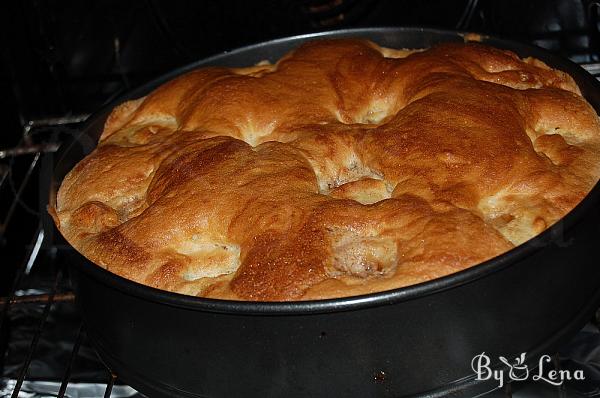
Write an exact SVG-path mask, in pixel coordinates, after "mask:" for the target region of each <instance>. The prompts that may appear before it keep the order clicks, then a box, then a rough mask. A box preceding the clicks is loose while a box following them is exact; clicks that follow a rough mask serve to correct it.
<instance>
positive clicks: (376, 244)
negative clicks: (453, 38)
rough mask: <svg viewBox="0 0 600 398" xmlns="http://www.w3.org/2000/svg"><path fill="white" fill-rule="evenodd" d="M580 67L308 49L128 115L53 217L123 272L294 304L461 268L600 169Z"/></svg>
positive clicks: (176, 90) (140, 104)
mask: <svg viewBox="0 0 600 398" xmlns="http://www.w3.org/2000/svg"><path fill="white" fill-rule="evenodd" d="M599 154H600V124H599V121H598V116H597V115H596V113H595V111H594V110H593V109H592V108H591V106H590V105H589V104H588V103H587V102H586V101H585V100H584V99H583V98H582V96H581V94H580V91H579V89H578V87H577V85H576V84H575V83H574V81H573V79H572V78H571V77H570V76H568V75H567V74H566V73H564V72H561V71H558V70H553V69H551V68H549V67H548V66H546V65H545V64H544V63H542V62H541V61H539V60H536V59H532V58H527V59H523V60H522V59H519V58H518V57H517V56H516V55H515V54H513V53H511V52H508V51H502V50H499V49H495V48H491V47H488V46H484V45H481V44H474V43H467V44H462V43H452V44H443V45H439V46H435V47H433V48H431V49H427V50H422V51H421V50H419V51H416V50H415V51H406V50H392V49H386V48H382V47H379V46H378V45H376V44H374V43H372V42H369V41H364V40H320V41H314V42H309V43H307V44H304V45H302V46H301V47H299V48H298V49H296V50H295V51H293V52H291V53H289V54H287V55H286V56H285V57H283V58H282V59H281V60H280V61H279V62H277V63H276V64H274V65H271V64H264V65H262V64H261V65H257V66H253V67H249V68H240V69H229V68H218V67H209V68H202V69H198V70H194V71H192V72H189V73H186V74H185V75H183V76H180V77H178V78H176V79H174V80H172V81H170V82H168V83H166V84H164V85H162V86H161V87H159V88H158V89H156V90H155V91H153V92H152V93H151V94H149V95H148V96H146V97H144V98H140V99H138V100H134V101H129V102H125V103H124V104H121V105H120V106H118V107H116V108H115V109H114V110H113V112H112V113H111V115H110V117H109V118H108V120H107V121H106V125H105V128H104V132H103V134H102V136H101V138H100V142H99V144H98V147H97V148H96V149H95V150H94V151H93V152H92V153H91V154H90V155H88V156H87V157H86V158H85V159H83V160H82V161H81V162H80V163H79V164H77V166H76V167H75V168H74V169H73V170H72V171H71V172H70V173H69V174H68V175H67V176H66V178H65V179H64V181H63V183H62V186H61V187H60V190H59V191H58V196H57V199H56V204H55V207H52V208H51V209H50V211H51V213H52V214H53V216H54V219H55V221H56V225H57V226H58V228H59V230H60V231H61V232H62V234H63V235H64V236H65V238H66V239H67V240H68V241H69V242H70V243H71V244H72V245H73V246H74V247H75V248H76V249H77V250H78V251H80V252H81V253H83V255H85V256H86V257H87V258H89V259H90V260H91V261H93V262H95V263H96V264H98V265H100V266H102V267H105V268H106V269H108V270H109V271H112V272H114V273H116V274H119V275H121V276H124V277H126V278H129V279H132V280H134V281H137V282H140V283H143V284H146V285H149V286H153V287H157V288H160V289H165V290H170V291H174V292H180V293H183V294H189V295H198V296H203V297H212V298H222V299H234V300H259V301H260V300H262V301H285V300H306V299H321V298H331V297H341V296H351V295H357V294H365V293H371V292H377V291H382V290H387V289H392V288H397V287H401V286H406V285H410V284H414V283H418V282H423V281H427V280H430V279H433V278H437V277H440V276H443V275H447V274H450V273H453V272H456V271H459V270H462V269H464V268H466V267H470V266H473V265H475V264H478V263H480V262H482V261H484V260H487V259H490V258H492V257H494V256H497V255H499V254H501V253H503V252H505V251H507V250H509V249H511V248H512V247H513V246H515V245H519V244H521V243H522V242H524V241H526V240H527V239H529V238H531V237H533V236H534V235H536V234H538V233H540V232H541V231H543V230H544V229H546V228H548V227H549V226H550V225H552V224H553V223H554V222H556V221H557V220H559V219H560V218H561V217H563V216H564V215H565V214H566V213H567V212H568V211H569V210H570V209H572V208H573V207H574V206H575V205H576V204H577V203H578V202H579V201H581V199H582V198H583V197H584V196H585V195H586V194H587V193H588V192H589V190H590V189H591V187H592V186H593V185H594V184H595V183H596V181H597V180H598V176H599V175H600V162H599Z"/></svg>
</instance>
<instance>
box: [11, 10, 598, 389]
mask: <svg viewBox="0 0 600 398" xmlns="http://www.w3.org/2000/svg"><path fill="white" fill-rule="evenodd" d="M599 14H600V3H599V2H597V1H592V0H550V1H545V0H532V1H527V2H523V1H516V0H505V1H502V2H498V1H494V0H451V1H447V0H427V1H414V0H400V1H392V0H287V1H258V2H245V1H242V0H228V1H223V2H222V1H216V0H210V1H203V2H194V1H190V0H176V1H169V2H167V1H160V0H145V1H139V2H118V1H115V0H104V1H100V0H93V1H89V2H77V1H73V0H65V1H61V2H56V1H51V0H23V1H14V2H11V3H10V4H6V5H5V6H4V12H2V13H0V19H2V24H1V27H0V29H1V30H0V31H1V32H2V35H0V39H1V40H2V41H3V43H2V44H3V45H2V53H1V56H2V62H1V63H0V87H1V88H2V93H3V95H2V99H0V101H2V106H0V115H1V117H2V119H1V120H3V121H4V124H3V129H2V131H1V132H0V259H1V260H0V263H1V266H0V395H1V396H6V397H9V396H10V397H13V398H15V397H50V396H51V397H56V396H58V397H63V396H64V397H139V396H142V395H141V394H140V393H138V392H136V391H135V390H133V389H132V388H131V387H128V386H127V385H126V384H124V382H122V381H121V380H119V375H118V374H114V373H113V372H111V370H110V369H108V368H107V367H106V366H104V365H103V364H102V363H101V362H100V360H99V359H98V358H97V356H96V353H95V352H94V350H93V349H92V348H91V347H90V346H89V344H88V343H87V341H86V331H85V328H84V327H83V325H82V323H81V318H80V315H79V313H78V310H77V308H76V305H75V295H74V293H73V290H72V288H71V284H70V280H69V271H68V267H67V260H66V258H65V251H66V250H68V248H67V247H65V246H64V244H63V243H62V242H61V240H60V239H58V237H57V232H56V231H55V229H54V226H53V223H52V221H51V220H50V218H49V216H48V214H47V212H46V205H47V198H48V192H49V184H50V180H51V178H50V176H51V174H52V170H53V166H54V163H55V160H56V159H55V151H56V150H57V148H58V146H59V145H60V143H61V141H64V140H65V139H66V138H67V137H69V136H71V135H73V134H75V133H76V132H77V131H79V129H80V127H81V125H82V122H83V121H85V120H86V118H87V117H88V116H89V115H90V114H92V113H93V112H95V111H96V110H98V109H99V108H100V107H101V106H102V105H103V104H106V103H107V102H110V101H111V100H113V99H114V98H116V97H118V96H119V95H120V94H122V93H123V92H125V91H127V90H129V89H131V88H132V87H136V86H138V85H140V84H142V83H144V82H146V81H148V80H150V79H151V78H152V77H155V76H158V75H160V74H163V73H165V72H167V71H169V70H171V69H174V68H176V67H178V66H182V65H185V64H187V63H189V62H192V61H194V60H197V59H201V58H203V57H206V56H208V55H212V54H216V53H219V52H222V51H226V50H228V49H232V48H236V47H239V46H243V45H247V44H252V43H256V42H260V41H264V40H268V39H272V38H277V37H284V36H289V35H295V34H302V33H308V32H318V31H323V30H331V29H336V28H347V27H361V26H429V27H437V28H443V29H458V30H464V31H473V32H479V33H486V34H492V35H498V36H500V37H506V38H512V39H516V40H520V41H524V42H529V43H533V44H536V45H538V46H541V47H544V48H547V49H549V50H551V51H554V52H556V53H558V54H560V55H562V56H564V57H568V58H570V59H571V60H572V61H575V62H577V63H579V64H580V65H581V66H582V67H584V68H585V69H586V70H588V71H589V72H590V73H591V74H593V75H594V76H597V77H598V78H599V79H600V46H599V45H600V41H599V40H600V36H599V35H600V31H599V26H600V25H599V23H598V22H599V21H598V19H599ZM557 294H560V292H557ZM598 326H599V322H598V319H597V317H595V318H594V319H590V322H589V323H588V324H587V325H586V326H585V327H584V328H583V329H582V330H581V331H580V332H579V333H578V334H577V335H576V336H575V337H574V338H573V339H571V341H569V342H568V343H566V344H564V345H563V346H562V348H561V350H560V351H559V352H557V353H552V354H553V359H554V360H553V367H554V368H555V369H583V370H584V372H585V374H586V376H587V377H586V380H585V381H575V380H572V381H567V382H566V383H564V384H563V385H561V386H552V385H549V384H547V383H541V382H537V383H534V382H512V383H510V382H509V383H507V384H506V386H504V387H503V388H501V389H496V390H493V391H490V392H489V393H487V394H486V396H489V397H578V396H587V397H591V396H600V365H599V364H600V332H599V330H598Z"/></svg>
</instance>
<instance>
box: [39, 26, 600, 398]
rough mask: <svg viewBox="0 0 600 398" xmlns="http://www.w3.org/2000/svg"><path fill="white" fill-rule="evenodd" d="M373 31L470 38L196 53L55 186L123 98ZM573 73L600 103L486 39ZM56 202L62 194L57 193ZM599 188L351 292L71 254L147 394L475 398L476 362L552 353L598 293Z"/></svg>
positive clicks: (118, 366) (588, 80) (105, 337)
mask: <svg viewBox="0 0 600 398" xmlns="http://www.w3.org/2000/svg"><path fill="white" fill-rule="evenodd" d="M325 37H327V38H332V37H364V38H368V39H371V40H374V41H375V42H377V43H379V44H381V45H383V46H388V47H395V48H421V47H429V46H431V45H433V44H436V43H439V42H445V41H462V40H463V37H462V36H461V35H460V34H458V33H456V32H447V31H439V30H432V29H419V28H366V29H352V30H343V31H336V32H326V33H318V34H311V35H305V36H297V37H291V38H285V39H279V40H274V41H270V42H267V43H262V44H258V45H254V46H250V47H245V48H242V49H238V50H234V51H231V52H228V53H224V54H220V55H217V56H214V57H211V58H208V59H206V60H202V61H199V62H196V63H194V64H191V65H188V66H186V67H184V68H181V69H179V70H176V71H174V72H172V73H170V74H167V75H165V76H163V77H161V78H159V79H157V80H155V81H153V82H151V83H148V84H146V85H144V86H143V87H140V88H138V89H137V90H134V91H132V92H130V93H129V94H128V95H126V96H124V97H122V98H120V99H119V100H118V101H116V102H115V103H114V104H112V105H111V106H109V107H107V108H106V109H105V110H103V111H100V112H99V113H98V114H97V115H95V116H94V117H92V118H90V121H89V122H88V123H87V125H86V126H85V128H84V129H83V131H82V132H81V134H80V136H79V137H76V138H75V139H73V140H72V141H71V142H69V143H65V144H63V146H62V148H61V150H60V154H59V159H60V160H59V162H58V165H57V168H56V173H55V180H54V186H55V187H57V186H58V185H59V184H60V182H61V181H62V178H63V177H64V175H65V174H66V173H67V172H68V171H69V170H70V169H71V168H72V167H73V166H74V165H75V164H76V163H77V162H78V161H79V160H81V159H82V158H83V156H85V154H86V153H88V152H89V151H91V150H92V149H93V147H94V145H95V143H96V142H97V139H98V137H99V135H100V133H101V130H102V126H103V123H104V121H105V119H106V117H107V115H108V113H109V111H110V109H111V108H112V106H114V105H115V104H116V103H118V102H121V101H124V100H126V99H130V98H136V97H140V96H143V95H145V94H147V93H148V92H150V91H151V90H153V89H154V88H156V87H157V86H158V85H159V84H161V83H163V82H165V81H167V80H169V79H171V78H173V77H175V76H177V75H179V74H182V73H184V72H186V71H189V70H191V69H194V68H197V67H201V66H205V65H224V66H248V65H252V64H254V63H256V62H259V61H261V60H264V59H269V60H271V61H275V60H277V59H278V58H279V57H280V56H282V55H283V54H284V53H285V52H287V51H288V50H290V49H292V48H294V47H296V46H298V45H299V44H300V43H302V42H304V41H307V40H312V39H319V38H325ZM483 41H484V42H486V43H489V44H491V45H494V46H497V47H501V48H506V49H509V50H512V51H514V52H516V53H517V54H519V55H521V56H534V57H537V58H539V59H542V60H543V61H545V62H547V63H548V64H549V65H551V66H553V67H555V68H558V69H562V70H564V71H566V72H568V73H569V74H571V75H572V76H573V77H574V78H575V80H576V81H577V83H578V84H579V86H580V87H581V89H582V92H583V94H584V95H585V97H586V98H587V99H588V101H589V102H590V103H591V104H592V105H593V106H594V108H595V109H596V110H597V111H598V110H600V87H599V84H598V82H597V81H596V80H595V79H594V78H593V77H591V76H590V75H588V74H587V73H586V72H585V71H584V70H583V69H581V68H580V67H579V66H577V65H575V64H573V63H571V62H569V61H567V60H565V59H562V58H560V57H557V56H555V55H552V54H550V53H548V52H546V51H544V50H542V49H539V48H535V47H531V46H526V45H523V44H519V43H515V42H511V41H506V40H500V39H495V38H485V37H484V38H483ZM51 196H52V198H51V200H54V198H55V194H54V193H53V194H51ZM599 201H600V186H598V185H596V187H595V188H594V189H593V190H592V192H591V193H590V194H589V195H588V196H587V197H586V198H585V199H584V200H583V201H582V202H581V203H580V204H579V205H578V206H577V207H576V208H575V209H574V210H573V211H571V212H570V213H569V214H568V215H567V216H566V217H564V218H563V219H562V220H561V221H560V222H558V223H557V224H556V225H554V226H553V227H551V228H550V229H548V230H547V231H545V232H544V233H542V234H541V235H539V236H537V237H535V238H533V239H531V240H530V241H528V242H526V243H525V244H523V245H521V246H519V247H517V248H515V249H513V250H511V251H510V252H508V253H505V254H503V255H501V256H499V257H497V258H494V259H492V260H489V261H487V262H485V263H483V264H480V265H478V266H475V267H472V268H470V269H467V270H465V271H462V272H459V273H456V274H453V275H450V276H447V277H444V278H440V279H436V280H433V281H430V282H426V283H422V284H419V285H414V286H410V287H406V288H402V289H397V290H392V291H387V292H382V293H377V294H371V295H365V296H357V297H350V298H342V299H333V300H321V301H309V302H288V303H256V302H234V301H222V300H210V299H203V298H197V297H189V296H183V295H179V294H175V293H169V292H165V291H160V290H156V289H153V288H150V287H146V286H143V285H140V284H137V283H134V282H131V281H129V280H126V279H124V278H121V277H119V276H116V275H113V274H112V273H110V272H108V271H105V270H104V269H102V268H100V267H98V266H96V265H94V264H92V263H91V262H89V261H88V260H86V259H85V258H84V257H83V256H81V255H80V254H78V253H77V252H76V251H74V250H73V251H72V256H71V257H72V265H73V269H74V273H75V280H76V289H77V299H78V303H79V306H80V308H81V311H82V314H83V317H84V321H85V325H86V328H87V331H88V334H89V337H90V339H91V341H92V343H93V345H94V346H95V348H96V349H97V351H98V353H99V355H100V357H101V358H102V360H103V361H105V363H106V364H107V365H108V366H109V367H110V368H111V369H112V370H113V371H114V372H115V373H116V374H118V375H119V377H120V378H122V380H124V381H125V382H127V383H129V384H131V385H132V386H133V387H135V388H137V389H139V390H140V391H142V392H144V393H146V394H148V395H149V396H152V397H156V396H177V397H227V398H229V397H254V396H260V397H279V396H284V395H285V396H287V397H308V396H310V397H373V396H377V397H401V396H410V395H427V396H445V395H447V394H450V393H452V394H453V396H473V395H474V394H477V393H479V392H482V391H486V390H489V389H492V388H494V387H495V386H497V383H496V382H489V383H482V382H478V381H477V380H475V376H474V374H473V371H472V369H471V360H472V358H473V357H474V356H475V355H476V354H479V353H482V352H486V353H487V354H488V355H489V356H490V358H492V360H493V363H492V365H493V366H499V365H500V364H499V362H497V358H498V356H499V355H504V356H506V357H509V358H513V357H515V356H517V355H518V354H520V353H521V352H527V363H528V364H530V365H532V364H533V363H536V359H537V357H539V356H540V355H541V354H545V353H552V352H553V351H554V350H555V349H556V347H557V345H558V344H559V343H560V342H561V341H563V339H565V338H567V337H569V336H570V335H571V334H572V333H574V332H575V331H576V330H578V329H579V328H580V327H581V326H582V325H583V324H584V323H585V322H586V321H587V319H589V317H590V315H591V313H592V312H593V310H594V309H595V308H597V306H598V305H599V303H600V266H598V264H600V262H599V261H598V258H599V254H598V253H599V250H598V248H597V246H598V236H599V232H600V231H599V230H600V205H599Z"/></svg>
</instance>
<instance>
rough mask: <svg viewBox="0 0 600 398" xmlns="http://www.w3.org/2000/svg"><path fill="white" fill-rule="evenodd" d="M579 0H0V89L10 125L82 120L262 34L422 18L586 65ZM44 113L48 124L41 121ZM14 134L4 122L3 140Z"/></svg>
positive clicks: (589, 5) (587, 27)
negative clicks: (529, 44)
mask: <svg viewBox="0 0 600 398" xmlns="http://www.w3.org/2000/svg"><path fill="white" fill-rule="evenodd" d="M595 4H596V3H595V2H593V1H587V0H550V1H548V0H534V1H522V0H504V1H493V0H479V1H478V0H428V1H409V0H399V1H393V0H287V1H283V0H279V1H243V0H227V1H218V0H205V1H193V0H175V1H173V0H171V1H160V0H144V1H116V0H102V1H100V0H93V1H75V0H61V1H53V0H22V1H13V2H11V4H9V5H5V6H4V8H5V10H6V12H2V13H1V14H2V16H1V17H0V18H2V19H3V21H2V24H1V26H2V27H1V28H0V29H2V33H3V34H2V40H3V42H4V43H3V46H2V47H3V52H2V57H3V62H2V69H0V73H1V76H0V85H1V88H2V89H3V92H4V93H6V94H5V95H3V97H4V98H3V101H4V102H6V104H5V105H4V106H3V107H2V111H1V112H2V113H4V114H3V115H2V116H3V120H5V121H7V123H8V126H9V127H10V128H8V129H7V130H13V131H14V130H15V129H18V127H19V126H24V125H27V124H28V123H31V122H33V123H40V122H41V123H43V122H52V121H53V120H52V119H54V118H66V119H67V120H68V119H69V118H70V119H72V120H78V119H80V118H82V117H84V116H85V115H88V114H89V113H90V112H93V111H94V110H96V109H97V108H98V107H100V106H101V105H102V104H103V103H106V102H107V101H108V100H110V99H111V98H114V97H115V96H116V95H118V94H119V93H121V92H123V91H124V90H126V89H128V88H130V87H131V86H135V85H139V84H141V83H143V82H145V81H147V80H149V79H151V78H152V77H153V76H157V75H159V74H161V73H164V72H165V71H167V70H169V69H172V68H175V67H177V66H180V65H182V64H185V63H188V62H191V61H193V60H196V59H198V58H201V57H204V56H207V55H210V54H214V53H218V52H221V51H224V50H227V49H232V48H235V47H239V46H242V45H246V44H250V43H255V42H259V41H263V40H266V39H270V38H275V37H282V36H287V35H294V34H300V33H306V32H314V31H319V30H328V29H335V28H343V27H352V26H369V25H371V26H373V25H379V26H381V25H391V26H399V25H425V26H434V27H440V28H448V29H454V28H458V29H463V30H472V31H478V32H484V33H492V34H499V35H502V36H507V37H513V38H518V39H521V40H526V41H533V42H536V43H538V44H540V45H542V46H544V47H548V48H551V49H554V50H556V51H559V52H562V53H563V54H564V55H567V56H570V57H572V58H576V59H577V60H578V61H579V62H586V61H592V60H593V57H594V56H593V55H592V54H590V46H592V45H593V44H594V43H595V40H596V33H597V29H595V26H596V23H595V22H596V15H597V11H598V10H597V6H596V5H595ZM48 119H50V120H48ZM18 137H19V134H18V133H17V134H14V133H13V134H11V133H9V132H8V131H6V129H5V130H4V131H3V132H2V133H1V136H0V143H2V144H3V146H4V145H9V144H11V143H13V144H14V141H15V140H16V139H18Z"/></svg>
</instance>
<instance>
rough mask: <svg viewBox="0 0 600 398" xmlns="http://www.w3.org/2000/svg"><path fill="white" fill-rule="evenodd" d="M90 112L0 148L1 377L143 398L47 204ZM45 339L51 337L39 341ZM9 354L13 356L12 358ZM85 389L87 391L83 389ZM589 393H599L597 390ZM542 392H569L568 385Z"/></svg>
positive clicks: (3, 392)
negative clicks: (56, 173) (90, 332)
mask: <svg viewBox="0 0 600 398" xmlns="http://www.w3.org/2000/svg"><path fill="white" fill-rule="evenodd" d="M582 66H584V68H586V69H587V70H588V71H589V72H590V73H592V74H594V75H595V76H596V77H598V76H600V64H587V65H582ZM85 118H86V115H80V116H73V117H67V118H62V119H53V120H44V121H38V122H36V123H29V124H28V125H27V126H26V127H25V129H24V131H23V134H22V139H21V142H20V143H19V145H18V146H16V147H14V148H9V149H5V150H0V243H1V244H2V246H0V249H1V250H3V251H5V252H6V253H8V254H7V255H3V256H2V258H3V259H8V260H9V261H11V263H9V264H6V263H5V264H3V265H2V267H3V268H2V271H1V272H2V273H1V274H0V275H2V278H6V275H8V276H9V278H12V279H11V281H10V283H6V286H5V287H4V291H3V295H2V297H0V342H4V343H3V344H4V345H0V354H1V355H2V357H0V365H2V363H4V366H5V369H4V372H3V373H2V374H5V373H7V372H6V366H9V365H11V363H12V365H11V366H12V368H13V369H12V375H13V377H4V378H2V381H3V385H0V396H6V397H9V396H10V397H11V398H17V397H41V396H56V397H65V396H72V397H80V396H86V397H92V396H95V397H105V398H108V397H133V396H135V397H143V396H142V395H141V394H139V393H137V392H136V391H135V390H133V389H132V388H130V387H127V386H124V385H122V384H121V383H120V382H119V380H118V376H117V375H116V374H114V373H113V372H111V370H110V369H108V368H107V367H106V366H104V365H103V364H102V363H100V362H99V360H98V359H97V358H95V354H94V353H93V350H91V349H90V348H89V346H88V344H87V341H86V333H85V327H84V325H83V324H82V323H81V318H80V317H79V315H78V313H77V310H76V305H75V295H74V293H73V290H72V289H71V286H70V283H69V277H68V273H69V272H68V267H66V265H67V264H65V263H64V261H63V260H62V257H61V251H62V250H64V248H62V247H61V246H60V245H56V244H55V242H54V241H55V240H54V239H53V238H54V237H53V234H54V228H53V226H52V223H51V221H49V219H48V216H47V213H46V211H45V206H46V203H47V202H46V199H47V197H48V192H49V191H48V189H49V186H48V184H49V181H50V175H51V172H52V169H53V164H54V152H55V151H56V150H57V148H58V147H59V145H60V141H61V140H62V139H64V138H65V137H66V136H68V135H71V134H74V133H75V132H77V131H78V128H79V127H80V126H81V122H82V121H83V120H85ZM32 198H34V199H32ZM35 201H37V202H35ZM15 235H19V236H20V237H22V238H21V240H20V241H19V240H18V239H17V241H19V242H21V246H19V245H18V244H15V243H14V239H13V240H11V239H9V238H12V237H13V236H15ZM3 262H4V260H3ZM5 281H6V279H5ZM64 312H67V313H70V314H71V317H70V319H69V322H68V324H67V323H66V322H62V320H61V316H60V314H61V313H64ZM23 313H28V314H29V316H28V317H27V319H28V320H27V321H26V322H25V327H24V329H25V330H26V332H25V333H23V336H21V340H22V342H21V344H20V345H19V346H18V348H19V349H18V350H11V349H9V348H10V347H9V345H8V342H11V339H14V336H13V335H12V334H11V333H12V332H11V331H12V330H13V329H14V328H11V327H9V324H10V323H13V324H15V323H17V324H19V325H20V326H23V322H24V321H23V319H24V318H23V317H22V314H23ZM57 325H58V326H57ZM61 328H62V329H61ZM65 328H66V330H65ZM55 329H58V331H59V333H60V335H61V336H63V337H64V339H65V340H68V341H63V343H62V344H61V350H62V352H63V354H62V356H60V358H59V360H54V362H53V363H52V372H53V376H51V377H50V380H41V379H42V378H43V375H44V372H41V374H42V375H41V376H40V372H39V369H38V368H39V366H37V365H36V364H37V362H36V361H37V357H38V356H40V355H43V354H44V352H47V351H49V350H50V351H52V350H53V349H55V348H56V347H53V346H50V347H44V346H43V345H44V344H46V345H48V343H47V341H48V340H49V338H48V337H44V336H45V335H46V334H47V333H49V330H55ZM44 341H46V343H41V342H44ZM11 357H16V360H13V361H12V362H11V361H10V359H11ZM81 362H84V363H86V366H87V369H88V370H87V372H88V373H86V374H84V375H78V374H77V369H78V366H81ZM15 363H16V364H17V365H16V366H15ZM90 363H92V366H89V365H90ZM554 364H555V367H556V369H558V366H559V361H558V357H555V358H554ZM36 366H37V368H36ZM1 369H2V366H0V370H1ZM36 369H37V370H38V372H37V373H36V372H34V370H36ZM89 369H92V370H93V376H92V377H89V375H90V373H89V372H90V371H89ZM8 373H11V372H8ZM46 373H47V372H46ZM90 379H91V380H92V382H90V381H89V380H90ZM31 383H36V389H37V391H38V393H37V395H36V394H35V393H32V388H31V387H30V386H31ZM40 388H42V389H44V388H45V389H46V393H45V395H44V394H42V395H40V394H39V389H40ZM82 388H85V391H86V393H85V394H81V393H78V391H80V390H81V389H82ZM513 390H514V386H513V385H511V384H510V383H509V384H507V385H506V386H505V387H504V388H503V389H502V390H496V391H494V392H492V393H490V394H486V396H490V397H513V396H514V397H517V394H515V393H514V391H513ZM90 391H91V392H90ZM86 394H87V395H86ZM546 394H548V395H546ZM586 395H587V396H600V392H598V391H596V392H595V393H593V392H592V393H588V394H586ZM520 396H524V395H520ZM529 396H535V395H529ZM537 396H544V397H561V398H562V397H567V395H566V392H565V390H564V389H563V388H557V389H553V390H549V392H548V391H546V392H545V393H544V395H537Z"/></svg>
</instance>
